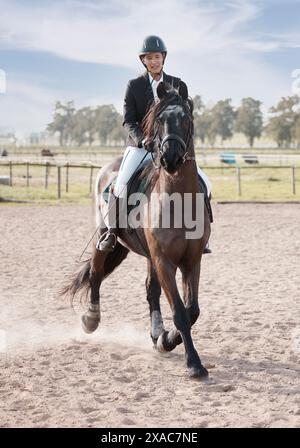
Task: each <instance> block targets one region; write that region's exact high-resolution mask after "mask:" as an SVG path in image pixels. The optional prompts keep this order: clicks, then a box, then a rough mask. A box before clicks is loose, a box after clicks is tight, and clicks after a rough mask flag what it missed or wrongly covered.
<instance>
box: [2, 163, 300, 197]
mask: <svg viewBox="0 0 300 448" xmlns="http://www.w3.org/2000/svg"><path fill="white" fill-rule="evenodd" d="M3 165H4V166H8V169H9V185H10V186H11V187H12V186H13V179H14V178H13V167H14V166H25V167H26V176H25V177H26V186H27V187H29V185H30V167H33V166H35V167H44V169H45V171H44V187H45V189H47V188H48V178H49V168H50V167H55V168H56V170H57V176H56V179H57V181H56V182H57V198H58V199H60V198H61V193H62V169H65V179H66V193H68V192H69V170H70V169H71V168H72V169H75V168H85V169H87V170H90V176H89V191H90V193H91V192H92V189H93V174H94V170H96V169H100V168H101V165H98V164H94V163H68V162H67V163H64V164H58V163H55V162H49V161H48V162H29V161H0V166H3ZM270 168H271V169H281V170H282V169H286V170H289V171H290V176H291V177H290V179H291V192H292V194H293V195H296V169H300V167H298V166H297V167H296V166H291V165H280V166H278V165H245V166H244V165H243V166H238V165H237V166H235V167H230V166H228V167H227V166H206V167H205V169H209V170H221V172H222V174H223V173H224V171H226V170H234V169H235V171H236V185H237V194H238V196H242V171H245V170H251V169H255V170H257V169H270Z"/></svg>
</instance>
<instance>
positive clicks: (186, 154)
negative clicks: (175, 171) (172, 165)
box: [151, 105, 196, 169]
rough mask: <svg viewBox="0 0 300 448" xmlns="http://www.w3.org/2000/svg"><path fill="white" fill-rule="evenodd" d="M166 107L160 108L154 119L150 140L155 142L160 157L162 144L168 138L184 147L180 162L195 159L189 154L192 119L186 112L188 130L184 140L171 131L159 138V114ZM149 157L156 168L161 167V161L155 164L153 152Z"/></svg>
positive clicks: (162, 149) (162, 153)
mask: <svg viewBox="0 0 300 448" xmlns="http://www.w3.org/2000/svg"><path fill="white" fill-rule="evenodd" d="M167 107H168V105H167V106H166V107H165V108H164V109H162V110H161V111H160V113H159V115H158V116H157V117H156V119H155V125H156V129H155V132H154V136H153V138H152V139H151V140H152V142H153V143H156V144H157V147H158V151H159V154H160V156H161V157H162V156H163V155H164V145H165V144H166V143H167V142H168V141H169V140H175V141H177V142H178V143H179V144H180V145H181V146H182V148H183V149H184V154H183V156H182V158H181V164H184V163H185V162H188V161H190V160H196V158H195V157H194V156H191V155H190V154H189V146H190V142H191V138H192V119H191V116H190V114H188V115H189V128H188V132H187V137H186V141H184V140H183V139H182V138H181V137H180V136H179V135H177V134H173V133H170V134H166V135H165V136H164V138H163V139H162V140H161V139H160V136H159V134H158V131H159V117H160V115H161V114H162V113H163V112H164V110H165V109H166V108H167ZM151 157H152V162H153V165H154V167H155V168H156V169H159V168H161V163H160V164H159V165H157V164H156V162H155V160H154V157H153V152H151Z"/></svg>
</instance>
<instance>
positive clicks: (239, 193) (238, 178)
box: [236, 166, 242, 196]
mask: <svg viewBox="0 0 300 448" xmlns="http://www.w3.org/2000/svg"><path fill="white" fill-rule="evenodd" d="M236 174H237V182H238V195H239V196H242V185H241V167H239V166H237V167H236Z"/></svg>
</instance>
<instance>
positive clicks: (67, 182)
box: [66, 162, 69, 193]
mask: <svg viewBox="0 0 300 448" xmlns="http://www.w3.org/2000/svg"><path fill="white" fill-rule="evenodd" d="M66 193H69V162H67V163H66Z"/></svg>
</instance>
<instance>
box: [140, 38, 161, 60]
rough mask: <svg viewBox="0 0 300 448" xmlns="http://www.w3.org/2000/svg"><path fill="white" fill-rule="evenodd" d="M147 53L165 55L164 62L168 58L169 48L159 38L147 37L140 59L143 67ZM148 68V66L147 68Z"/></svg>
mask: <svg viewBox="0 0 300 448" xmlns="http://www.w3.org/2000/svg"><path fill="white" fill-rule="evenodd" d="M147 53H163V55H164V62H165V59H166V56H167V47H166V46H165V43H164V41H163V40H162V39H161V38H160V37H158V36H147V37H146V38H145V39H144V42H143V46H142V48H141V51H140V52H139V57H140V60H141V62H142V64H143V65H145V64H144V63H143V60H142V58H143V56H145V55H146V54H147ZM145 67H146V66H145Z"/></svg>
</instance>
